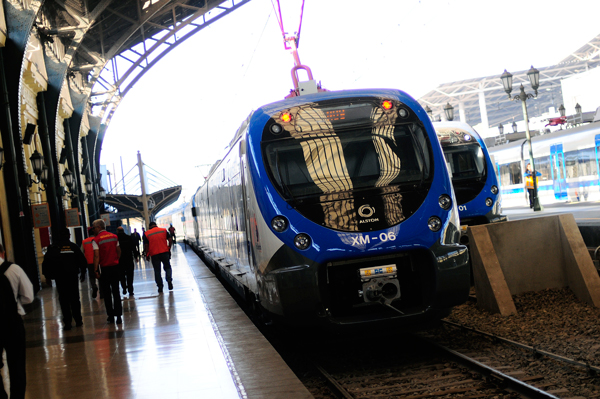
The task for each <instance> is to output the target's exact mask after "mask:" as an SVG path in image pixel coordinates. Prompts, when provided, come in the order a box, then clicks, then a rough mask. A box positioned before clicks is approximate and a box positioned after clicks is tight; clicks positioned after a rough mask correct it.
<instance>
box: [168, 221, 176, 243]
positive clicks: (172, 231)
mask: <svg viewBox="0 0 600 399" xmlns="http://www.w3.org/2000/svg"><path fill="white" fill-rule="evenodd" d="M169 234H170V235H171V239H172V240H173V244H175V243H176V242H177V238H175V227H173V224H172V223H171V226H170V227H169Z"/></svg>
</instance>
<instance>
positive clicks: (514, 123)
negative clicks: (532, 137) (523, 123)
mask: <svg viewBox="0 0 600 399" xmlns="http://www.w3.org/2000/svg"><path fill="white" fill-rule="evenodd" d="M512 129H513V133H516V132H517V122H513V123H512Z"/></svg>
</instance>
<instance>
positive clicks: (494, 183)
mask: <svg viewBox="0 0 600 399" xmlns="http://www.w3.org/2000/svg"><path fill="white" fill-rule="evenodd" d="M433 127H434V129H435V131H436V133H437V136H438V139H439V141H440V144H441V145H442V150H443V151H444V157H445V158H446V163H447V164H448V170H449V171H450V174H451V178H452V185H453V187H454V193H455V195H456V202H457V205H458V212H459V216H460V224H461V230H462V232H463V233H466V230H467V228H468V226H476V225H480V224H487V223H496V222H505V221H507V220H508V218H507V217H506V215H503V214H502V193H501V192H500V184H498V176H497V175H496V171H495V165H494V163H493V162H492V159H491V157H490V154H489V151H488V149H487V146H486V145H485V142H484V141H483V139H482V138H481V136H480V135H479V134H478V133H477V131H476V130H475V129H474V128H473V127H472V126H471V125H469V124H468V123H464V122H456V121H444V122H433ZM461 241H462V242H463V243H465V242H467V236H466V235H464V234H463V236H462V237H461Z"/></svg>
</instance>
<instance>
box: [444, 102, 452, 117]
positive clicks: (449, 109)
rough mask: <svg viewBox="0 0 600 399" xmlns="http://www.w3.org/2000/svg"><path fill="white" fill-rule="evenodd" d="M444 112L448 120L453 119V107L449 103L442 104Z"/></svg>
mask: <svg viewBox="0 0 600 399" xmlns="http://www.w3.org/2000/svg"><path fill="white" fill-rule="evenodd" d="M444 113H445V114H446V119H448V120H449V121H452V120H454V107H453V106H452V105H450V103H446V105H444Z"/></svg>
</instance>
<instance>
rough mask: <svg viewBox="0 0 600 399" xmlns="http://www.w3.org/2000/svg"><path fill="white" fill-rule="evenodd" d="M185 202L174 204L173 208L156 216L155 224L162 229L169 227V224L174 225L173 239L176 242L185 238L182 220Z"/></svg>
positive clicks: (183, 218) (183, 219)
mask: <svg viewBox="0 0 600 399" xmlns="http://www.w3.org/2000/svg"><path fill="white" fill-rule="evenodd" d="M187 205H188V204H187V202H186V203H183V204H181V205H178V206H176V207H175V208H172V209H170V210H169V211H167V212H166V213H164V214H161V215H159V216H158V217H157V218H156V224H157V225H158V227H162V228H163V229H167V230H168V229H169V227H170V226H171V225H173V227H175V239H176V241H177V242H179V241H180V240H183V239H184V238H185V232H184V221H185V216H184V214H185V208H186V207H187Z"/></svg>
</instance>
